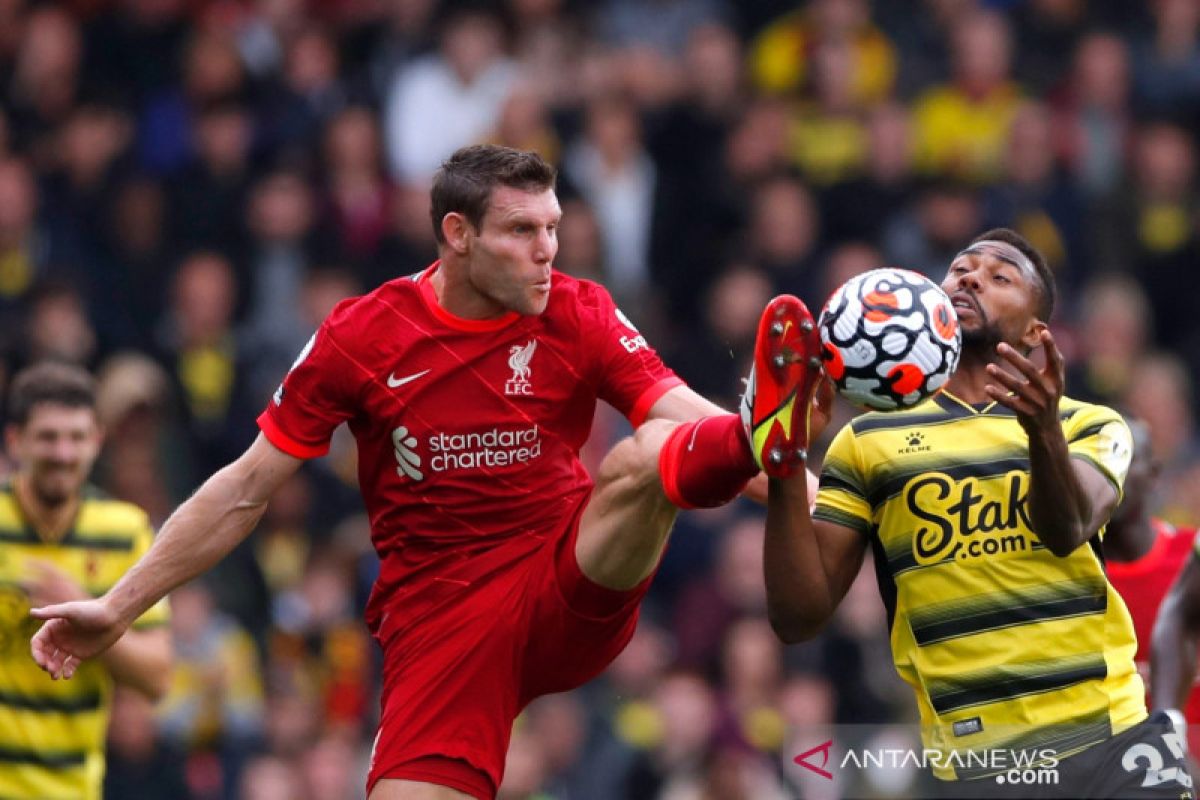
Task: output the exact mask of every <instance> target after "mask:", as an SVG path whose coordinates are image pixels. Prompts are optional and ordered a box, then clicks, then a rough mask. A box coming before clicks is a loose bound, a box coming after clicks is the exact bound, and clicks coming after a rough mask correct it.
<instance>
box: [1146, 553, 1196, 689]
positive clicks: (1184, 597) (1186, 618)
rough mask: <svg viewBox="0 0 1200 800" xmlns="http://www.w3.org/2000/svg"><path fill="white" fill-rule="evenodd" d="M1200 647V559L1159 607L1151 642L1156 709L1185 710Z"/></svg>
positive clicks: (1192, 562)
mask: <svg viewBox="0 0 1200 800" xmlns="http://www.w3.org/2000/svg"><path fill="white" fill-rule="evenodd" d="M1197 644H1200V558H1197V556H1196V555H1192V557H1190V558H1189V559H1188V560H1187V563H1186V564H1185V565H1184V567H1183V569H1182V570H1180V572H1179V575H1178V576H1176V578H1175V582H1174V583H1173V584H1171V589H1170V590H1169V591H1168V592H1167V596H1166V597H1164V598H1163V601H1162V604H1161V605H1160V606H1159V607H1158V616H1157V618H1155V620H1154V633H1153V635H1152V636H1151V639H1150V695H1151V697H1152V698H1153V702H1154V707H1155V708H1156V709H1159V708H1164V709H1165V708H1183V706H1184V703H1185V702H1186V700H1187V696H1188V693H1190V692H1191V690H1192V677H1193V676H1194V675H1195V674H1196V646H1197Z"/></svg>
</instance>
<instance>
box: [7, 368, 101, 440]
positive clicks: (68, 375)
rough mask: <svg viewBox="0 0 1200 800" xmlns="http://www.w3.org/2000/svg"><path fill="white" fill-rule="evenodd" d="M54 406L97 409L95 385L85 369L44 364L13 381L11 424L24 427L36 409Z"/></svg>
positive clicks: (10, 408)
mask: <svg viewBox="0 0 1200 800" xmlns="http://www.w3.org/2000/svg"><path fill="white" fill-rule="evenodd" d="M41 403H53V404H55V405H60V406H67V407H68V408H90V409H92V410H93V411H94V410H95V409H96V382H95V380H93V379H92V376H91V375H90V374H89V373H88V371H87V370H85V369H84V368H82V367H77V366H75V365H73V364H63V363H60V362H57V361H43V362H41V363H39V364H34V365H33V366H31V367H26V368H25V369H23V370H21V371H20V372H18V373H17V375H16V377H15V378H13V382H12V388H11V389H10V390H9V392H8V421H9V422H11V423H13V424H15V425H24V424H25V423H26V422H28V421H29V416H30V414H32V413H33V409H34V407H35V406H37V405H39V404H41Z"/></svg>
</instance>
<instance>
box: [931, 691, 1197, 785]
mask: <svg viewBox="0 0 1200 800" xmlns="http://www.w3.org/2000/svg"><path fill="white" fill-rule="evenodd" d="M1183 748H1184V745H1183V743H1182V742H1181V738H1180V736H1179V734H1178V733H1176V732H1175V728H1174V727H1173V726H1172V725H1171V720H1170V718H1169V717H1168V716H1167V715H1166V714H1164V713H1163V712H1161V711H1160V712H1158V713H1155V714H1153V715H1151V716H1150V717H1149V718H1148V719H1146V720H1143V721H1142V722H1140V723H1138V724H1137V725H1134V726H1133V727H1132V728H1129V729H1128V730H1125V731H1122V732H1121V733H1119V734H1117V735H1116V736H1113V737H1112V738H1111V739H1109V740H1107V741H1105V742H1102V743H1101V744H1097V745H1093V746H1092V747H1089V748H1088V749H1087V750H1084V751H1083V752H1082V753H1076V754H1075V755H1073V756H1068V757H1067V758H1064V759H1062V760H1061V761H1059V762H1058V764H1057V766H1054V767H1046V768H1040V769H1025V770H1013V771H1011V772H1008V773H1002V774H1000V775H993V776H990V777H986V778H977V779H974V780H964V781H934V783H936V784H938V787H937V796H938V797H940V798H971V800H984V798H1014V800H1016V799H1018V798H1019V800H1027V799H1031V798H1048V799H1051V800H1061V799H1064V798H1171V800H1192V798H1194V797H1195V793H1194V790H1193V788H1192V776H1191V774H1190V773H1189V772H1188V765H1187V754H1186V752H1185V751H1184V749H1183Z"/></svg>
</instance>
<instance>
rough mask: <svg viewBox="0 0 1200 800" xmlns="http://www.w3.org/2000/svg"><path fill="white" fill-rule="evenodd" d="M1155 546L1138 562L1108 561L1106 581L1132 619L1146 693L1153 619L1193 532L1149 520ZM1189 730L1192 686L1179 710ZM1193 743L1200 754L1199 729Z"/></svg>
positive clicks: (1196, 719)
mask: <svg viewBox="0 0 1200 800" xmlns="http://www.w3.org/2000/svg"><path fill="white" fill-rule="evenodd" d="M1152 524H1153V525H1154V533H1155V538H1154V545H1153V547H1151V548H1150V552H1148V553H1146V555H1144V556H1142V557H1141V558H1139V559H1138V560H1137V561H1128V562H1119V561H1109V562H1108V564H1107V567H1108V580H1109V582H1111V583H1112V585H1113V588H1115V589H1116V590H1117V592H1118V593H1119V594H1120V595H1121V599H1123V600H1124V601H1125V605H1126V606H1127V607H1128V608H1129V614H1130V616H1132V617H1133V628H1134V630H1135V631H1136V632H1137V639H1138V649H1137V655H1136V656H1134V660H1135V661H1136V662H1137V666H1138V671H1139V672H1140V673H1141V674H1142V680H1144V681H1145V682H1146V689H1147V692H1149V688H1150V636H1151V634H1152V633H1153V631H1154V618H1155V617H1156V616H1157V615H1158V607H1159V605H1160V604H1161V603H1162V601H1163V598H1164V597H1166V596H1167V590H1169V589H1170V588H1171V584H1172V583H1173V582H1174V580H1175V576H1176V575H1178V574H1179V571H1180V570H1181V569H1183V564H1184V562H1185V561H1187V559H1188V554H1189V553H1191V551H1192V543H1193V539H1194V538H1195V536H1196V532H1195V531H1194V530H1188V529H1180V528H1176V527H1174V526H1173V525H1170V524H1168V523H1166V522H1164V521H1162V520H1158V519H1156V520H1152ZM1182 710H1183V714H1184V716H1185V717H1186V718H1187V721H1188V725H1189V728H1195V726H1200V687H1198V686H1197V685H1196V684H1195V683H1193V685H1192V692H1191V694H1189V695H1188V699H1187V705H1186V706H1185V707H1184V708H1183V709H1182ZM1188 738H1189V739H1192V740H1194V741H1192V742H1191V743H1190V749H1191V751H1192V752H1193V753H1197V752H1200V750H1197V749H1196V747H1198V746H1200V729H1196V731H1195V732H1194V733H1193V734H1192V735H1191V736H1189V737H1188Z"/></svg>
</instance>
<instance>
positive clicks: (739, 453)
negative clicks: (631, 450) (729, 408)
mask: <svg viewBox="0 0 1200 800" xmlns="http://www.w3.org/2000/svg"><path fill="white" fill-rule="evenodd" d="M658 471H659V474H660V475H661V476H662V484H663V489H664V490H665V491H666V493H667V499H668V500H670V501H671V502H672V503H674V504H675V505H677V506H679V507H680V508H715V507H716V506H720V505H724V504H725V503H728V502H729V501H730V500H732V499H733V498H735V497H737V496H738V494H740V493H741V491H742V489H745V488H746V484H747V483H748V482H749V480H750V479H751V478H753V477H754V476H755V475H757V474H758V466H757V465H756V464H755V463H754V454H753V453H752V452H751V451H750V444H749V443H748V442H747V441H746V434H745V432H744V431H743V430H742V420H741V419H740V418H739V417H738V415H737V414H723V415H721V416H719V417H704V418H703V419H698V420H696V421H695V422H684V423H682V424H680V425H679V427H677V428H676V429H675V430H673V431H671V435H670V436H668V437H667V441H666V442H665V443H664V444H663V448H662V452H661V453H659V455H658Z"/></svg>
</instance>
